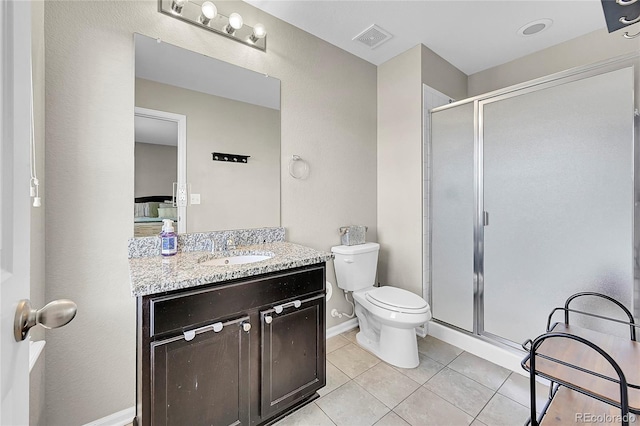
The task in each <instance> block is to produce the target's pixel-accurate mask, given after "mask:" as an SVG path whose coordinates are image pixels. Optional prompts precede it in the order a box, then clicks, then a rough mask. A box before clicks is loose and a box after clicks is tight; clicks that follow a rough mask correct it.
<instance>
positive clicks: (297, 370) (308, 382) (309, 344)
mask: <svg viewBox="0 0 640 426" xmlns="http://www.w3.org/2000/svg"><path fill="white" fill-rule="evenodd" d="M324 311H325V299H324V294H322V295H318V296H315V297H312V298H309V299H306V300H302V301H300V300H296V301H291V302H287V303H284V304H281V305H276V306H274V307H273V308H271V309H268V310H264V311H261V312H260V320H261V323H262V334H261V336H262V338H261V339H262V362H261V369H262V377H261V379H262V395H261V399H262V401H261V413H260V414H261V416H262V418H265V417H267V416H270V415H271V414H273V413H276V412H278V411H281V410H283V409H285V408H287V407H288V406H290V405H291V404H293V403H294V402H296V401H299V400H300V399H303V398H305V397H307V396H310V395H312V394H313V393H314V392H315V391H317V390H318V389H320V388H321V387H323V386H324V385H325V380H326V377H325V324H324V322H325V314H324Z"/></svg>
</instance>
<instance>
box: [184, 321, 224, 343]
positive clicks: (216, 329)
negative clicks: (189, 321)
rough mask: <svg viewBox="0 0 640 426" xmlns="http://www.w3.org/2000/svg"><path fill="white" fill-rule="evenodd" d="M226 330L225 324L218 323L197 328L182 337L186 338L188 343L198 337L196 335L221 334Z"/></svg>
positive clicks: (185, 332)
mask: <svg viewBox="0 0 640 426" xmlns="http://www.w3.org/2000/svg"><path fill="white" fill-rule="evenodd" d="M223 328H224V324H222V323H221V322H216V323H214V324H209V325H205V326H204V327H200V328H195V329H193V330H188V331H184V332H183V333H182V335H183V336H184V340H186V341H187V342H189V341H191V340H193V338H194V337H196V334H200V333H205V332H207V331H213V332H214V333H219V332H221V331H222V329H223Z"/></svg>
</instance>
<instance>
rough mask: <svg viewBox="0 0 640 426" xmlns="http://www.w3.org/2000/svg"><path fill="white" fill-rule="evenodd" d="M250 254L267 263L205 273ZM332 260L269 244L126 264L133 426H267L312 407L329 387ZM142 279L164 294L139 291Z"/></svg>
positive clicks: (305, 250)
mask: <svg viewBox="0 0 640 426" xmlns="http://www.w3.org/2000/svg"><path fill="white" fill-rule="evenodd" d="M249 253H251V255H255V254H256V253H262V254H263V255H264V254H265V253H268V254H269V256H268V259H267V260H263V261H258V262H254V263H242V264H235V265H234V264H226V265H223V266H211V263H212V262H211V260H216V259H217V258H222V259H232V258H233V257H234V256H243V255H247V254H249ZM223 256H225V257H223ZM330 258H331V255H330V254H328V253H322V252H317V251H315V250H312V249H309V248H307V247H302V246H298V245H295V244H291V243H287V242H273V243H263V244H258V245H253V246H249V247H244V246H243V247H242V250H236V251H232V252H224V253H213V254H208V253H206V252H204V253H203V252H198V251H193V252H182V253H179V254H178V255H176V256H175V257H173V258H170V259H163V258H160V257H158V256H150V257H140V258H132V259H130V268H131V284H132V293H133V295H134V296H136V297H137V391H136V394H137V406H136V421H137V423H138V424H139V425H154V426H155V425H185V424H189V425H204V424H206V425H231V424H233V425H262V424H270V423H273V422H275V421H276V420H278V419H279V418H281V417H282V416H284V415H285V414H287V413H289V412H290V411H292V410H294V409H296V408H298V407H299V406H301V405H303V404H305V403H307V402H309V401H312V400H313V399H315V398H317V396H318V395H317V393H316V391H317V390H318V389H320V388H321V387H323V386H324V385H325V380H326V379H325V282H326V277H325V275H326V266H325V262H326V261H327V260H328V259H330ZM207 262H208V263H207ZM214 263H215V262H214ZM218 263H219V262H218ZM145 270H146V273H144V271H145ZM149 275H151V276H152V277H149ZM143 276H144V277H145V279H146V280H149V281H150V280H153V279H154V278H153V277H154V276H155V279H156V280H159V282H157V284H159V285H160V288H162V289H164V290H161V291H157V290H153V288H154V287H153V286H151V287H149V286H147V287H145V286H144V284H143V283H142V282H141V278H142V277H143ZM186 277H190V279H187V278H186ZM172 285H173V286H174V287H176V288H175V289H173V290H169V288H170V287H172ZM178 287H179V288H178Z"/></svg>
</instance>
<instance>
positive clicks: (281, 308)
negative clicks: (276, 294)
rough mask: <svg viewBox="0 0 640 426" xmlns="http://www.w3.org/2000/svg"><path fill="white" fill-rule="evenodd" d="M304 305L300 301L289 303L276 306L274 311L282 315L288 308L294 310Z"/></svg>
mask: <svg viewBox="0 0 640 426" xmlns="http://www.w3.org/2000/svg"><path fill="white" fill-rule="evenodd" d="M301 305H302V302H301V301H299V300H294V301H293V302H287V303H284V304H282V305H278V306H274V307H273V310H274V311H275V313H276V314H281V313H282V311H283V310H284V308H288V307H289V306H293V307H294V308H296V309H297V308H299V307H300V306H301Z"/></svg>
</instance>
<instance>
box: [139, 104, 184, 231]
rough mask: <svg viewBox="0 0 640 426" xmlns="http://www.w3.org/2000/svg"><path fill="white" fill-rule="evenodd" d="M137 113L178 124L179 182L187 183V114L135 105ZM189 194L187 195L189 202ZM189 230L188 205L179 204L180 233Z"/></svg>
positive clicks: (140, 115) (141, 115)
mask: <svg viewBox="0 0 640 426" xmlns="http://www.w3.org/2000/svg"><path fill="white" fill-rule="evenodd" d="M135 115H137V116H139V117H146V118H155V119H160V120H166V121H173V122H174V123H176V124H177V125H178V176H177V178H178V184H185V185H186V184H187V116H186V115H182V114H174V113H172V112H166V111H159V110H155V109H149V108H140V107H135ZM163 195H164V194H163ZM188 200H189V196H188V195H187V202H189V201H188ZM185 232H187V207H186V206H182V207H180V206H178V233H180V234H184V233H185Z"/></svg>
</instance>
